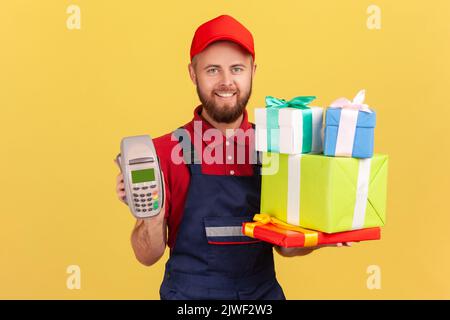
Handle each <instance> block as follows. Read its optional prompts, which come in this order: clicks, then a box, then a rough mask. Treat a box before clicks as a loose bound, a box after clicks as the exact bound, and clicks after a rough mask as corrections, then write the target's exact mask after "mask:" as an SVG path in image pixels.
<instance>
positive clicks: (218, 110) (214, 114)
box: [197, 80, 252, 123]
mask: <svg viewBox="0 0 450 320" xmlns="http://www.w3.org/2000/svg"><path fill="white" fill-rule="evenodd" d="M251 81H252V80H251ZM215 91H221V92H226V91H231V90H229V89H226V88H219V89H217V90H214V91H212V92H211V96H207V95H203V94H202V93H201V92H200V89H199V85H198V82H197V94H198V97H199V99H200V101H201V102H202V105H203V108H205V110H206V112H208V115H209V116H210V117H211V118H212V119H213V120H214V121H216V122H223V123H232V122H234V121H236V120H237V119H238V118H239V117H240V116H241V115H242V113H243V112H244V110H245V107H246V106H247V103H248V100H249V99H250V96H251V94H252V83H251V82H250V90H249V91H248V94H246V95H244V96H242V97H241V91H240V90H239V89H236V103H235V105H234V106H230V104H227V103H225V104H224V105H223V106H222V107H219V106H217V104H216V103H215V102H214V99H215V93H214V92H215ZM234 91H235V90H232V92H234Z"/></svg>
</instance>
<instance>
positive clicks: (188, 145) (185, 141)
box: [173, 127, 202, 174]
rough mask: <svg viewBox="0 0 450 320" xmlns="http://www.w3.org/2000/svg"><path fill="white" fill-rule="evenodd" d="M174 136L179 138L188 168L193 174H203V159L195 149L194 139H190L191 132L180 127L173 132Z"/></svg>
mask: <svg viewBox="0 0 450 320" xmlns="http://www.w3.org/2000/svg"><path fill="white" fill-rule="evenodd" d="M173 134H174V136H175V137H176V138H178V142H179V143H180V144H181V147H182V149H183V158H184V163H185V164H186V165H187V166H188V168H189V170H190V172H191V174H192V173H195V174H201V173H202V170H201V158H200V157H199V155H198V154H197V151H196V150H195V148H194V144H193V143H192V139H191V138H190V135H189V131H187V130H186V129H185V128H183V127H179V128H178V129H177V130H175V131H174V132H173Z"/></svg>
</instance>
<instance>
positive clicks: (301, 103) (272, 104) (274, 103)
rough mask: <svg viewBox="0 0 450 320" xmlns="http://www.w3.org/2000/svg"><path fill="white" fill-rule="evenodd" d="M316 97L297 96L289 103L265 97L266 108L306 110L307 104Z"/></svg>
mask: <svg viewBox="0 0 450 320" xmlns="http://www.w3.org/2000/svg"><path fill="white" fill-rule="evenodd" d="M315 98H316V97H315V96H299V97H295V98H293V99H291V100H289V101H286V100H285V99H278V98H275V97H272V96H267V97H266V108H288V107H289V108H296V109H307V108H309V107H308V104H309V103H311V101H313V100H314V99H315Z"/></svg>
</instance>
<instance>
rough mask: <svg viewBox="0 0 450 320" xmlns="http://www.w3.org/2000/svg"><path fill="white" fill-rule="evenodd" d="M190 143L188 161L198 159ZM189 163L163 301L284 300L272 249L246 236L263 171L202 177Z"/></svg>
mask: <svg viewBox="0 0 450 320" xmlns="http://www.w3.org/2000/svg"><path fill="white" fill-rule="evenodd" d="M180 141H181V140H180ZM189 143H190V154H189V156H190V160H194V159H198V157H197V154H196V151H195V150H194V147H193V145H192V143H191V141H189ZM184 145H185V146H186V143H185V144H184ZM183 150H185V149H184V147H183ZM188 153H189V152H184V158H185V159H189V157H186V155H187V154H188ZM185 161H186V160H185ZM187 162H190V163H187V165H188V167H189V170H190V184H189V190H188V196H187V198H186V203H185V208H184V212H183V217H182V220H181V224H180V227H179V229H178V233H177V237H176V241H175V246H174V247H173V249H172V251H171V254H170V258H169V260H168V261H167V263H166V270H165V274H164V280H163V282H162V285H161V289H160V296H161V299H164V300H166V299H167V300H172V299H227V300H228V299H230V300H234V299H251V300H254V299H273V300H275V299H277V300H278V299H285V296H284V293H283V290H282V289H281V287H280V285H279V284H278V281H277V279H276V278H275V269H274V261H273V252H272V245H271V244H268V243H265V242H262V241H258V240H256V239H252V238H249V237H246V236H244V235H243V234H242V223H243V222H245V221H252V218H253V215H254V214H255V213H258V212H259V208H260V190H261V175H260V165H258V164H254V165H253V166H254V174H253V176H225V175H220V176H219V175H206V174H202V172H201V165H200V164H198V163H195V161H187Z"/></svg>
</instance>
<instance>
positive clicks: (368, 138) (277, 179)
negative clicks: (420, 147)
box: [243, 90, 388, 247]
mask: <svg viewBox="0 0 450 320" xmlns="http://www.w3.org/2000/svg"><path fill="white" fill-rule="evenodd" d="M314 99H315V97H313V96H302V97H296V98H294V99H292V100H290V101H286V100H284V99H277V98H274V97H267V98H266V107H265V108H257V109H255V123H256V127H255V136H256V141H255V142H256V150H257V151H262V152H263V164H262V187H261V209H260V214H256V215H255V217H254V220H255V221H254V222H248V223H245V224H244V225H243V232H244V233H245V234H246V235H247V236H250V237H253V238H257V239H260V240H264V241H267V242H271V243H273V244H276V245H280V246H284V247H298V246H300V247H301V246H314V245H320V244H331V243H339V242H352V241H364V240H376V239H379V238H380V226H383V225H384V223H385V218H386V187H387V167H388V157H387V156H386V155H382V154H373V148H374V128H375V118H376V114H375V111H374V110H373V109H371V108H370V107H369V106H368V105H366V104H364V99H365V91H364V90H361V91H360V92H359V93H358V94H357V95H356V97H355V98H354V99H353V101H350V100H348V99H346V98H339V99H337V100H335V101H334V102H333V103H331V104H330V106H329V107H328V108H327V109H326V110H325V112H324V110H323V108H321V107H313V106H309V104H310V103H311V102H312V101H313V100H314ZM323 117H325V124H324V130H323V129H322V127H323V125H322V123H323Z"/></svg>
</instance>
